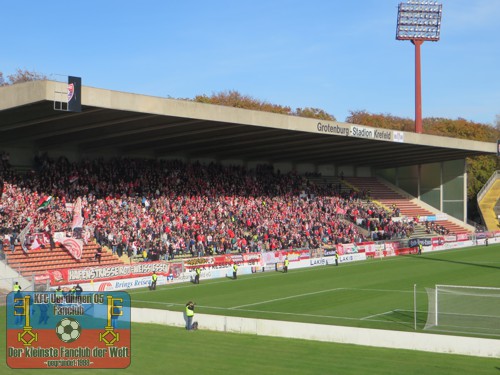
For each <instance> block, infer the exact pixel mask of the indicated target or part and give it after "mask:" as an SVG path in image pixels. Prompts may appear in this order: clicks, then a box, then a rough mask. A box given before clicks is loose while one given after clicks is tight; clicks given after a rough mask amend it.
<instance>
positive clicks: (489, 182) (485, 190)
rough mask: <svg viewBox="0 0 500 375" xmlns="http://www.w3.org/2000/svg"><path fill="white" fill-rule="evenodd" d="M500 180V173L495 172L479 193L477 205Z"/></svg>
mask: <svg viewBox="0 0 500 375" xmlns="http://www.w3.org/2000/svg"><path fill="white" fill-rule="evenodd" d="M498 178H500V171H495V172H494V173H493V174H492V175H491V177H490V178H489V179H488V181H486V183H485V184H484V186H483V187H482V188H481V190H479V193H477V204H479V202H481V200H482V199H483V198H484V195H485V194H486V192H487V191H488V190H489V189H490V188H491V186H492V185H493V184H494V183H495V181H496V180H497V179H498Z"/></svg>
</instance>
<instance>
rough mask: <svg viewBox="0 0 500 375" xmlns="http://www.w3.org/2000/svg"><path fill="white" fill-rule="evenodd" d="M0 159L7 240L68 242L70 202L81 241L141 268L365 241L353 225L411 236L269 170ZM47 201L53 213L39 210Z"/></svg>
mask: <svg viewBox="0 0 500 375" xmlns="http://www.w3.org/2000/svg"><path fill="white" fill-rule="evenodd" d="M0 155H1V156H2V158H1V159H2V165H1V169H0V181H3V182H2V184H3V186H2V189H1V190H0V192H3V194H2V195H1V200H0V228H3V231H4V233H5V232H7V233H9V234H11V236H12V238H15V237H16V235H17V234H19V232H20V231H21V230H22V228H24V227H25V226H26V225H27V223H28V222H29V221H31V220H33V224H32V227H31V231H32V232H33V231H45V232H48V233H54V232H60V231H64V232H67V233H71V223H72V215H73V214H72V212H71V210H68V205H67V204H68V203H74V202H75V201H76V199H77V198H78V197H81V199H82V208H83V210H82V211H83V217H84V231H83V233H84V235H85V234H86V235H90V236H93V237H95V239H96V240H97V241H98V242H99V243H100V244H101V245H107V246H108V247H110V248H111V249H112V251H113V252H115V253H117V254H118V255H121V254H123V253H125V254H128V255H129V256H132V255H137V254H139V255H141V254H143V252H144V253H145V257H146V258H148V259H158V258H173V257H174V256H175V254H179V253H184V254H186V253H187V254H191V255H193V256H199V255H205V254H215V253H227V252H230V251H241V252H243V251H269V250H278V249H288V248H317V247H319V246H321V245H333V244H338V243H352V242H360V241H363V240H366V239H367V238H366V237H365V236H363V234H362V233H360V231H359V227H358V226H357V225H355V223H356V222H358V223H361V225H362V226H364V227H365V228H367V229H369V230H370V231H375V232H381V233H382V232H383V237H384V238H392V237H394V236H403V235H409V233H410V230H409V229H408V227H407V226H405V225H403V224H402V223H401V222H394V221H392V220H391V216H390V214H389V213H388V212H386V211H384V210H382V209H380V208H377V207H375V206H374V205H369V206H368V207H366V205H364V204H363V203H362V201H361V199H360V196H359V195H358V193H356V192H354V191H349V192H343V191H342V190H341V189H339V188H340V187H341V186H331V185H315V184H314V183H311V182H310V181H309V180H308V179H307V178H305V176H299V175H298V174H296V173H280V171H279V170H278V171H274V170H273V167H272V166H269V165H261V166H258V167H256V168H255V169H252V170H248V169H246V168H245V167H242V166H222V165H220V164H215V163H211V164H207V165H204V164H200V163H198V162H195V163H184V162H182V161H178V160H163V161H159V160H140V159H126V158H120V159H112V160H106V161H105V160H103V159H96V160H92V161H90V160H84V161H80V162H76V163H71V162H69V161H68V160H67V159H66V158H63V157H61V158H58V159H51V158H49V157H48V156H47V155H42V156H38V157H37V158H36V159H35V164H34V165H35V166H34V169H33V170H32V171H31V172H29V173H26V174H18V173H15V172H14V171H13V170H12V168H11V167H10V165H9V161H8V157H5V158H4V157H3V155H4V154H0ZM48 196H51V197H52V200H51V204H50V205H49V206H48V207H47V208H45V209H40V207H39V206H40V202H41V201H43V200H44V199H46V197H48ZM344 218H347V219H350V220H351V222H349V221H347V220H344ZM357 219H361V221H359V220H357Z"/></svg>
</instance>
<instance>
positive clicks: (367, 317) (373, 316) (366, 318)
mask: <svg viewBox="0 0 500 375" xmlns="http://www.w3.org/2000/svg"><path fill="white" fill-rule="evenodd" d="M394 311H395V310H389V311H386V312H383V313H380V314H373V315H368V316H365V317H363V318H360V319H359V320H368V319H370V318H375V317H376V316H382V315H388V314H392V313H393V312H394Z"/></svg>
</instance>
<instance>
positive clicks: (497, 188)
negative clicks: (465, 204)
mask: <svg viewBox="0 0 500 375" xmlns="http://www.w3.org/2000/svg"><path fill="white" fill-rule="evenodd" d="M499 199H500V179H497V180H496V181H495V182H494V183H493V185H492V186H491V187H490V188H489V189H488V191H487V192H486V193H485V195H484V196H483V199H481V201H480V202H479V209H480V210H481V214H482V215H483V219H484V223H485V225H486V228H488V230H489V231H495V230H500V223H499V221H498V219H497V214H496V212H495V206H496V205H497V204H498V201H499Z"/></svg>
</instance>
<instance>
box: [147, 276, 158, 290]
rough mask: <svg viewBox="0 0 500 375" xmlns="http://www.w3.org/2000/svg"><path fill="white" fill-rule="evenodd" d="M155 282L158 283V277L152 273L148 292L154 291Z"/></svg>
mask: <svg viewBox="0 0 500 375" xmlns="http://www.w3.org/2000/svg"><path fill="white" fill-rule="evenodd" d="M156 281H158V275H157V274H156V272H153V274H152V275H151V285H150V286H149V290H156Z"/></svg>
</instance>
